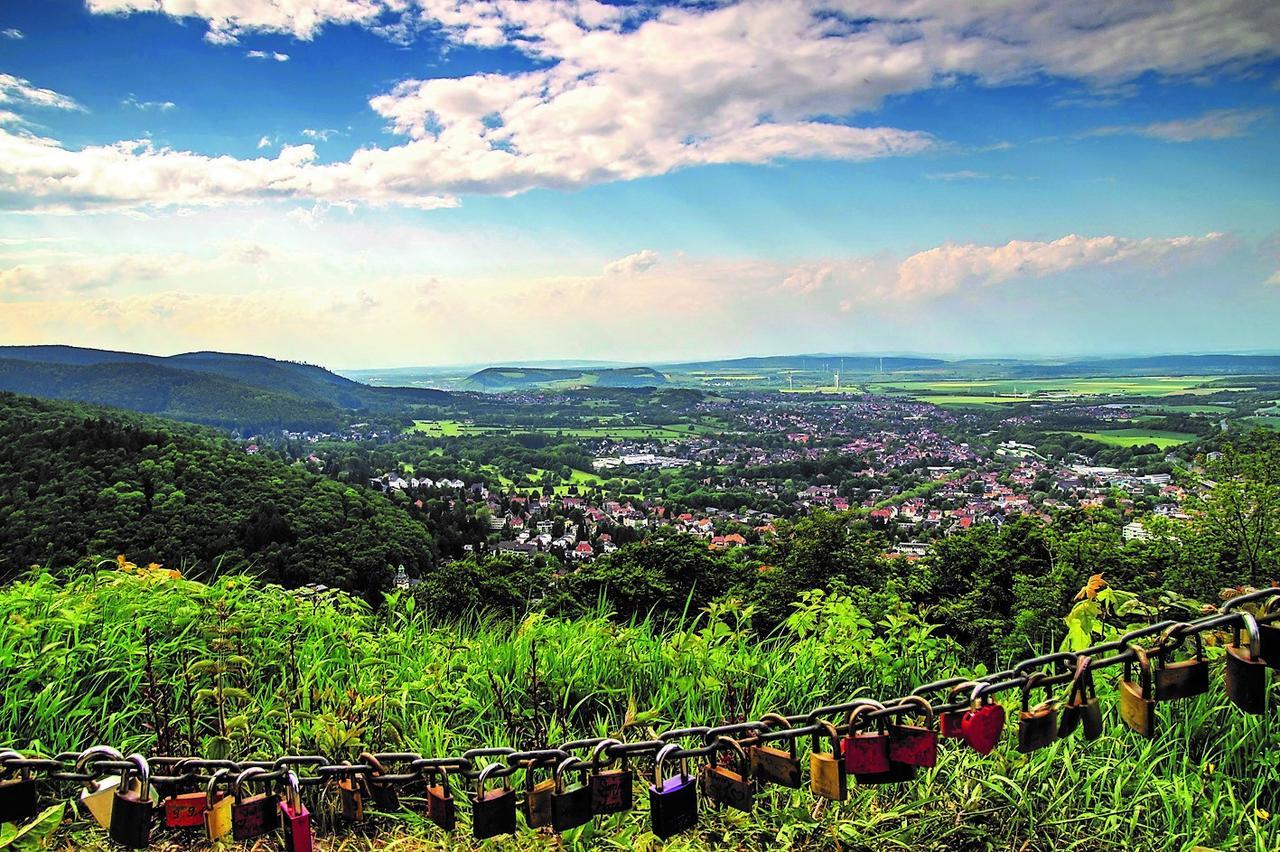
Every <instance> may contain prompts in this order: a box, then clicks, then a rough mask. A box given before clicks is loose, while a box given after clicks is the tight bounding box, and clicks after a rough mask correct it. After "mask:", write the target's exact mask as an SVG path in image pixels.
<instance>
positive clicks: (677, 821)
mask: <svg viewBox="0 0 1280 852" xmlns="http://www.w3.org/2000/svg"><path fill="white" fill-rule="evenodd" d="M679 749H680V746H679V745H678V744H676V743H668V744H666V745H665V746H663V747H662V748H661V749H659V751H658V756H657V758H656V759H655V760H654V763H653V784H651V785H650V786H649V820H650V824H651V827H652V828H653V833H654V834H656V835H657V836H658V837H660V838H662V839H664V840H665V839H666V838H668V837H674V836H675V835H677V834H679V833H680V832H682V831H688V830H689V829H691V828H693V827H694V826H696V825H697V824H698V784H697V781H696V780H695V779H694V777H693V776H692V775H690V774H689V772H688V763H687V761H685V760H683V759H682V760H681V761H680V774H679V775H675V776H672V777H671V778H666V779H664V778H663V777H662V766H663V764H664V763H666V761H667V759H668V758H669V757H670V756H671V753H672V752H674V751H678V750H679Z"/></svg>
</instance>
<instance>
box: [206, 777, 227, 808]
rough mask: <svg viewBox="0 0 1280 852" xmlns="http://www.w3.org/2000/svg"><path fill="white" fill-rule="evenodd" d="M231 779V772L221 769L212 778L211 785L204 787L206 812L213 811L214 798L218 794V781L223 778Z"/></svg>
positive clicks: (210, 779)
mask: <svg viewBox="0 0 1280 852" xmlns="http://www.w3.org/2000/svg"><path fill="white" fill-rule="evenodd" d="M230 777H231V770H230V769H226V768H223V769H219V770H218V771H217V772H214V773H213V775H212V776H210V778H209V783H208V784H206V785H205V787H204V805H205V809H206V810H212V808H213V797H214V794H215V793H217V792H218V781H219V780H221V779H223V778H230Z"/></svg>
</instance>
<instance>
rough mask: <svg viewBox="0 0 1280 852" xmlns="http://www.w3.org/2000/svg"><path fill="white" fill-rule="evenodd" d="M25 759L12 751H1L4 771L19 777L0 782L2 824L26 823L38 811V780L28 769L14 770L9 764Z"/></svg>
mask: <svg viewBox="0 0 1280 852" xmlns="http://www.w3.org/2000/svg"><path fill="white" fill-rule="evenodd" d="M24 759H25V758H23V756H22V755H21V754H20V753H19V752H16V751H13V750H12V749H5V750H4V751H0V765H3V766H4V771H5V772H9V771H14V772H16V773H17V775H18V777H17V778H9V779H6V780H4V781H0V822H12V823H22V822H26V821H27V820H29V819H31V818H32V817H33V816H35V815H36V812H37V811H38V803H37V800H36V779H34V778H32V777H31V770H30V769H29V768H27V767H23V768H22V769H21V770H12V769H11V768H10V766H9V763H8V762H10V761H17V760H24Z"/></svg>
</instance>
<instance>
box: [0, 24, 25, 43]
mask: <svg viewBox="0 0 1280 852" xmlns="http://www.w3.org/2000/svg"><path fill="white" fill-rule="evenodd" d="M0 36H4V37H5V38H7V39H9V40H10V41H21V40H22V39H24V38H26V37H27V36H26V34H25V33H24V32H23V31H22V30H20V29H18V28H16V27H9V28H8V29H4V30H0Z"/></svg>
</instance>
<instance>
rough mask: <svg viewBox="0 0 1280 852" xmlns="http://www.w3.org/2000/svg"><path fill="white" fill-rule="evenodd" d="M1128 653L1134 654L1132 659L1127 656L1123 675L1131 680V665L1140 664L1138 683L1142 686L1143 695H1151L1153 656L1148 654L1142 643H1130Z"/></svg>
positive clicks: (1148, 696)
mask: <svg viewBox="0 0 1280 852" xmlns="http://www.w3.org/2000/svg"><path fill="white" fill-rule="evenodd" d="M1127 653H1128V654H1130V655H1132V659H1130V657H1128V656H1126V657H1125V661H1124V674H1122V675H1121V677H1122V678H1123V679H1124V680H1129V673H1130V667H1131V666H1132V665H1134V664H1135V663H1136V664H1137V666H1138V683H1139V685H1140V686H1141V688H1142V694H1143V696H1145V697H1147V698H1150V697H1151V657H1150V656H1149V655H1148V654H1147V649H1146V648H1144V647H1142V646H1141V645H1130V646H1129V650H1128V652H1127Z"/></svg>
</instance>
